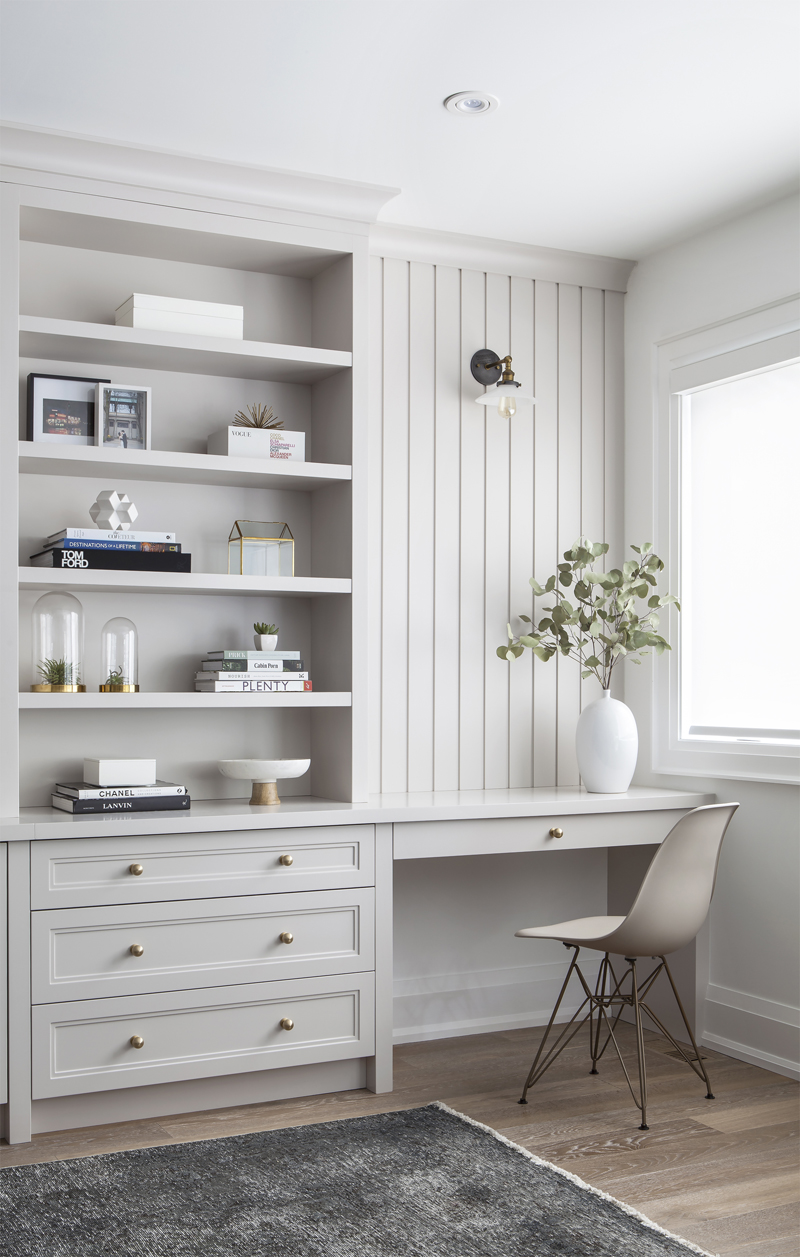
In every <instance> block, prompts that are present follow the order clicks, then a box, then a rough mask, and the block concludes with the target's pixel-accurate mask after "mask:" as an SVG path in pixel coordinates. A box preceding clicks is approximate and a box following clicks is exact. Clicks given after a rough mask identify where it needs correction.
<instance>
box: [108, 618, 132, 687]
mask: <svg viewBox="0 0 800 1257" xmlns="http://www.w3.org/2000/svg"><path fill="white" fill-rule="evenodd" d="M100 668H101V675H102V681H101V683H100V690H101V692H102V693H104V694H120V693H123V694H126V693H132V692H135V691H136V690H138V689H139V634H138V633H137V631H136V625H135V624H134V623H133V620H126V619H125V617H124V616H122V615H120V616H116V617H115V618H114V619H113V620H109V621H108V623H107V624H104V625H103V630H102V633H101V637H100Z"/></svg>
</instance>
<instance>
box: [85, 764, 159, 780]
mask: <svg viewBox="0 0 800 1257" xmlns="http://www.w3.org/2000/svg"><path fill="white" fill-rule="evenodd" d="M83 780H84V781H85V782H86V783H87V785H90V786H152V785H153V784H154V783H155V780H156V761H155V760H154V759H85V760H84V761H83Z"/></svg>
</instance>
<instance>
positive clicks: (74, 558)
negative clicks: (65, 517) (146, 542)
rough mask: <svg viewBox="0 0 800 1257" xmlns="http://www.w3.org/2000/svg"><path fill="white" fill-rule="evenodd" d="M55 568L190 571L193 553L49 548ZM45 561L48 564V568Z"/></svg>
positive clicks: (120, 570)
mask: <svg viewBox="0 0 800 1257" xmlns="http://www.w3.org/2000/svg"><path fill="white" fill-rule="evenodd" d="M48 553H49V554H50V555H51V563H52V566H53V567H58V568H66V569H68V570H69V571H72V572H78V571H87V570H88V571H91V570H92V569H95V570H98V569H99V570H102V571H111V572H191V570H192V556H191V554H159V553H158V552H154V551H147V550H140V551H131V550H77V549H75V550H50V551H48ZM49 566H50V564H49V563H45V567H49Z"/></svg>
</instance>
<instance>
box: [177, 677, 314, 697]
mask: <svg viewBox="0 0 800 1257" xmlns="http://www.w3.org/2000/svg"><path fill="white" fill-rule="evenodd" d="M194 688H195V689H196V690H197V691H198V693H200V694H301V693H303V692H306V693H307V692H308V691H309V690H310V689H311V682H310V681H279V680H278V679H277V678H276V677H263V678H262V677H258V679H257V680H254V681H196V682H195V687H194Z"/></svg>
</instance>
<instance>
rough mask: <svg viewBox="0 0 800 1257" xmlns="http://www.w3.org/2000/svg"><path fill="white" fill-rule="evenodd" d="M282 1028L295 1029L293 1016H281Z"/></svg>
mask: <svg viewBox="0 0 800 1257" xmlns="http://www.w3.org/2000/svg"><path fill="white" fill-rule="evenodd" d="M281 1030H294V1022H293V1021H292V1019H291V1017H281Z"/></svg>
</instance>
